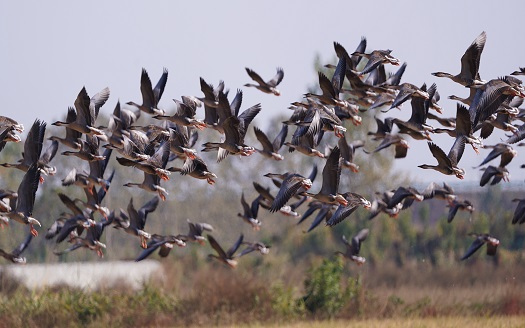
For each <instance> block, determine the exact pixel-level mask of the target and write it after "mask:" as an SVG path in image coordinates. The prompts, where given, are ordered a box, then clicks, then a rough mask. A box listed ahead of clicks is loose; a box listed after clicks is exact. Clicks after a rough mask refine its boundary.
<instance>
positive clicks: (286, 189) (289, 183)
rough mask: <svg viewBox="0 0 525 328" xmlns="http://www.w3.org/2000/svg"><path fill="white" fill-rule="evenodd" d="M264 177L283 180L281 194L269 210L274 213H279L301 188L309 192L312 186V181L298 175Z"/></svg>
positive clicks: (270, 174)
mask: <svg viewBox="0 0 525 328" xmlns="http://www.w3.org/2000/svg"><path fill="white" fill-rule="evenodd" d="M264 176H265V177H269V178H274V177H277V178H280V179H282V180H283V182H282V184H281V188H279V192H278V193H277V196H275V199H274V200H273V202H272V204H271V207H270V209H269V210H270V212H272V213H273V212H277V211H279V210H280V209H281V208H282V207H283V206H284V205H285V204H286V203H287V202H288V200H290V198H292V197H293V195H295V194H296V193H297V192H298V191H299V190H300V189H301V188H304V189H306V190H308V189H310V187H311V186H312V181H311V180H310V179H308V178H305V177H304V176H302V175H300V174H298V173H292V172H286V173H284V174H275V173H267V174H265V175H264Z"/></svg>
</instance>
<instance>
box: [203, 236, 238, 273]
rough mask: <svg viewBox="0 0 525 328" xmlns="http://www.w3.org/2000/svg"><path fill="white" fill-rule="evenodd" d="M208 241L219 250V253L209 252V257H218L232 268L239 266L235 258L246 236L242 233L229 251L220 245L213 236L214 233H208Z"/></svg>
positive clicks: (216, 250)
mask: <svg viewBox="0 0 525 328" xmlns="http://www.w3.org/2000/svg"><path fill="white" fill-rule="evenodd" d="M207 237H208V242H209V243H210V245H211V247H212V248H213V249H214V250H215V252H217V255H215V254H209V255H208V257H209V258H214V259H217V260H218V261H220V262H222V263H224V264H226V265H228V266H229V267H230V268H232V269H233V268H235V267H236V266H237V264H238V263H237V260H235V259H234V258H235V252H237V250H238V249H239V246H241V244H242V242H243V239H244V236H243V235H242V234H241V235H240V237H239V239H237V241H236V242H235V244H233V246H232V247H231V248H229V249H228V250H227V251H224V250H223V248H222V247H221V246H220V245H219V243H218V242H217V241H216V240H215V238H213V236H212V235H207Z"/></svg>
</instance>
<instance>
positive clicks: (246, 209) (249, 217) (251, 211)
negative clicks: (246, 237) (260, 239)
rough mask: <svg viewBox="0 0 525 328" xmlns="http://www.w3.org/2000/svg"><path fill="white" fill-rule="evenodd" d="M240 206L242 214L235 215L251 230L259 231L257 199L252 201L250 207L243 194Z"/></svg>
mask: <svg viewBox="0 0 525 328" xmlns="http://www.w3.org/2000/svg"><path fill="white" fill-rule="evenodd" d="M241 204H242V208H243V213H237V216H238V217H240V218H242V219H243V221H245V222H246V223H248V224H249V225H251V226H252V228H253V230H255V231H259V230H260V229H261V221H260V220H258V219H257V213H258V212H259V198H255V200H254V201H252V204H251V206H250V205H248V203H247V202H246V199H245V198H244V193H242V194H241Z"/></svg>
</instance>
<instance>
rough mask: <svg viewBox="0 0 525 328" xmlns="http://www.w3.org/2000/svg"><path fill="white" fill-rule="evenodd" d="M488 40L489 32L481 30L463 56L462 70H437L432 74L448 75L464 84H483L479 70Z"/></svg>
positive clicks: (438, 75)
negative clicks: (448, 71) (446, 71)
mask: <svg viewBox="0 0 525 328" xmlns="http://www.w3.org/2000/svg"><path fill="white" fill-rule="evenodd" d="M486 41H487V34H486V33H485V31H483V32H481V34H480V35H478V37H476V39H474V41H473V42H472V44H471V45H470V46H469V47H468V48H467V50H466V51H465V53H464V54H463V56H461V72H459V73H458V74H456V75H452V74H449V73H445V72H435V73H432V75H434V76H437V77H447V78H449V79H451V80H452V81H454V82H456V83H459V84H461V85H463V86H470V85H480V84H483V81H482V80H481V79H480V77H479V73H478V70H479V63H480V59H481V53H482V52H483V48H484V47H485V42H486Z"/></svg>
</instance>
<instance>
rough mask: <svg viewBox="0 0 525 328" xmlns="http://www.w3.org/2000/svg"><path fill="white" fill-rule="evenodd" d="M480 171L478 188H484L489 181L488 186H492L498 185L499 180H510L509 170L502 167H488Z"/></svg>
mask: <svg viewBox="0 0 525 328" xmlns="http://www.w3.org/2000/svg"><path fill="white" fill-rule="evenodd" d="M482 170H483V174H482V175H481V180H480V181H479V186H480V187H483V186H485V185H486V184H487V183H489V181H490V180H492V182H491V183H490V185H491V186H493V185H495V184H498V183H499V182H500V181H501V180H503V181H506V182H508V181H509V179H510V174H509V170H508V169H507V168H506V167H503V166H498V167H496V166H492V165H489V166H487V167H486V168H483V169H482Z"/></svg>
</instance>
